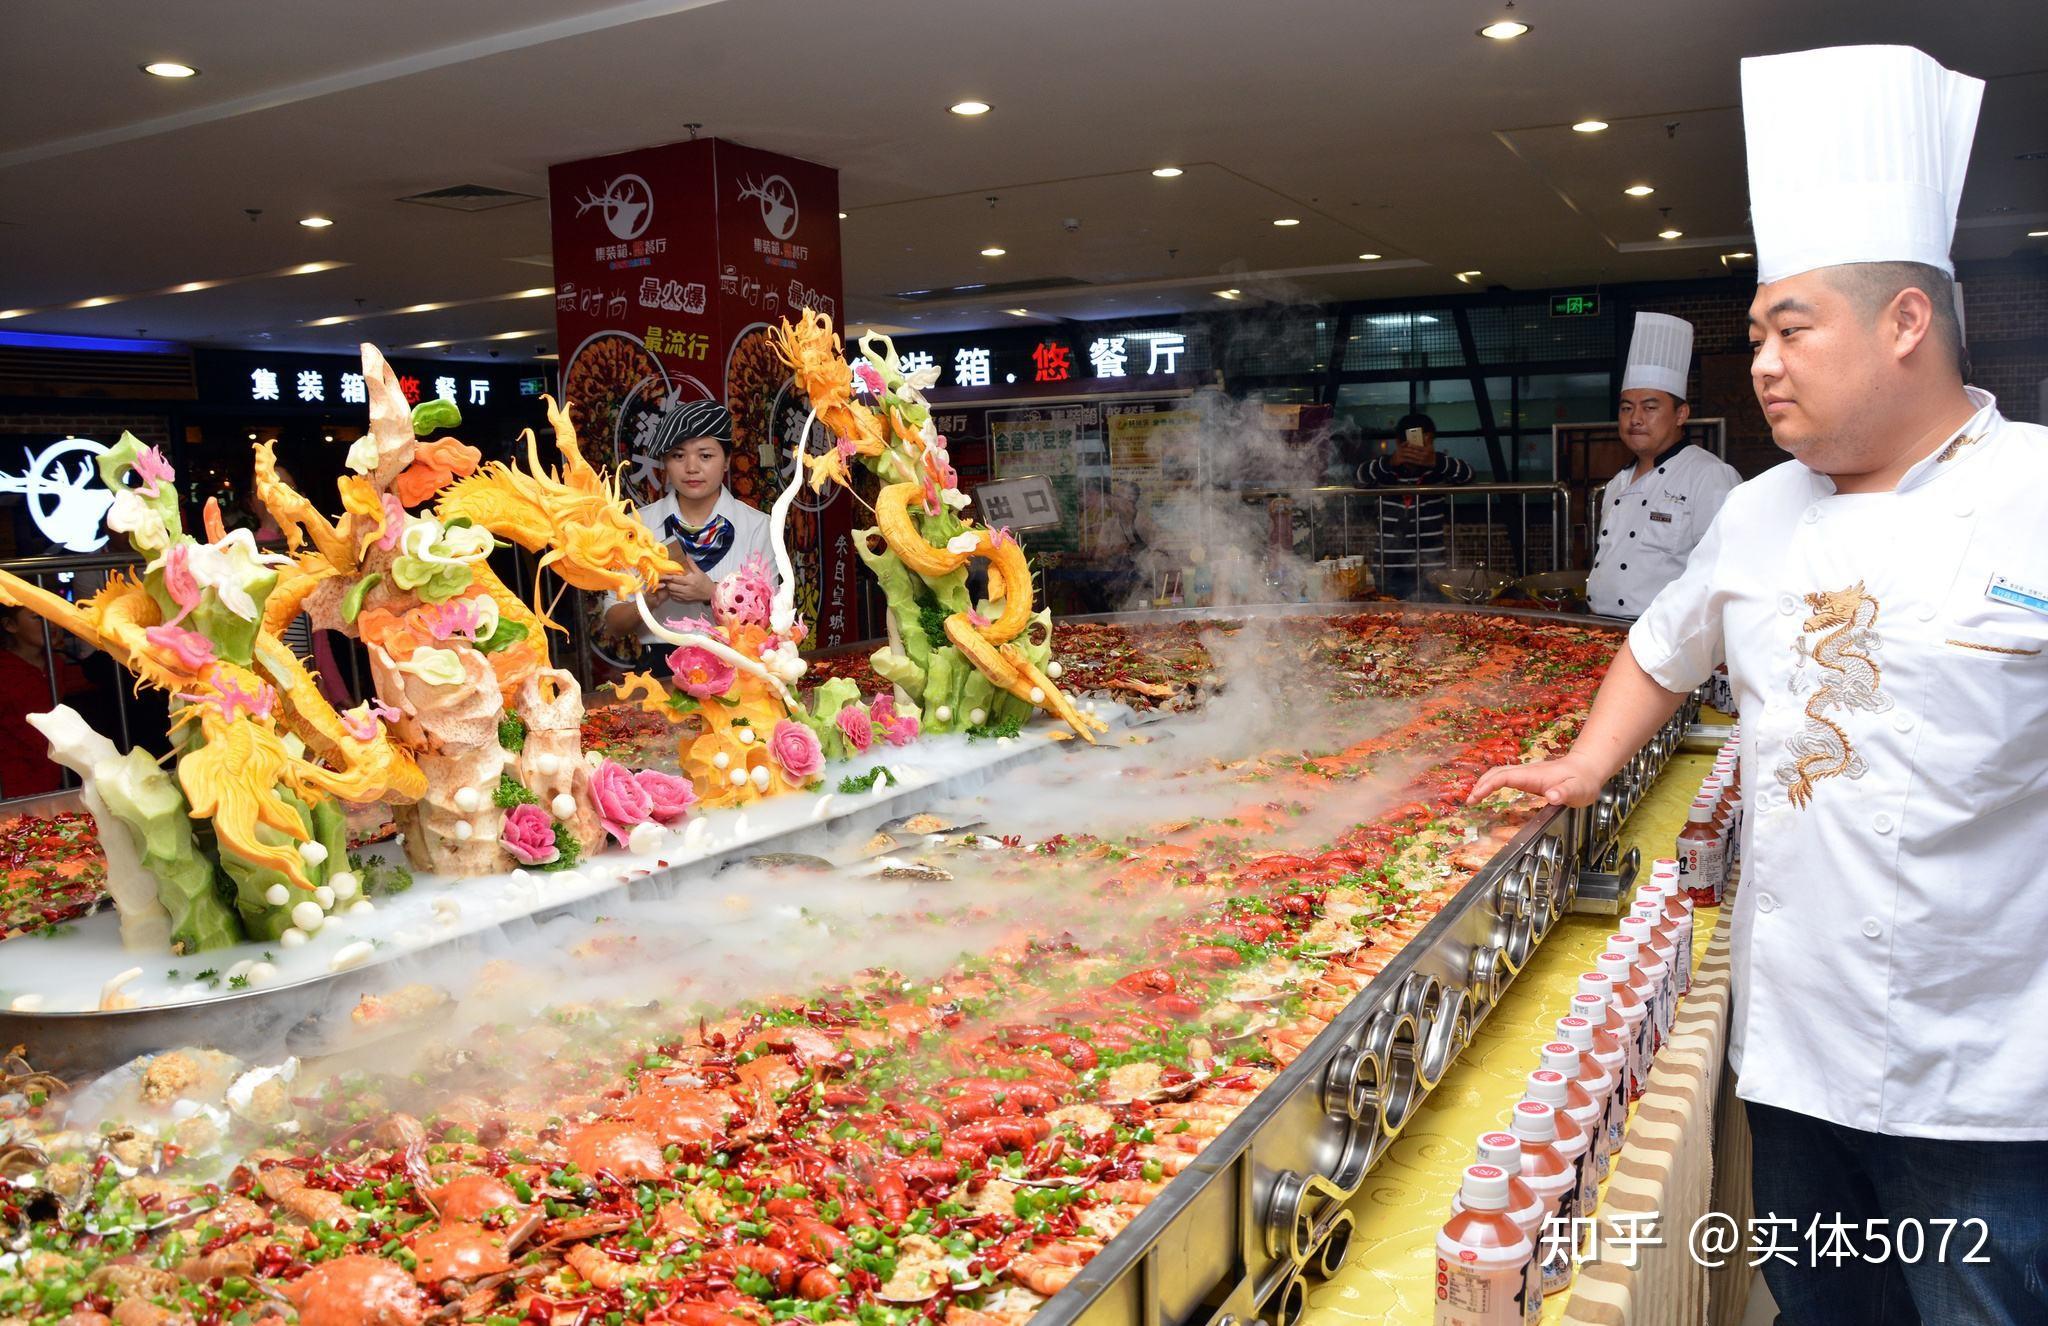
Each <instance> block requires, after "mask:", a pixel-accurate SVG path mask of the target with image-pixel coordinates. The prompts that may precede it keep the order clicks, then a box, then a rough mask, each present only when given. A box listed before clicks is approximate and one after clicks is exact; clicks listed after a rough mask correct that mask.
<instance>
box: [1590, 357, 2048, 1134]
mask: <svg viewBox="0 0 2048 1326" xmlns="http://www.w3.org/2000/svg"><path fill="white" fill-rule="evenodd" d="M1970 396H1971V399H1972V400H1973V402H1975V403H1976V405H1977V406H1978V410H1977V413H1976V415H1975V416H1974V417H1973V418H1972V419H1971V420H1970V421H1969V423H1968V424H1967V425H1965V426H1964V428H1963V429H1962V431H1961V432H1959V433H1957V434H1956V435H1955V436H1954V437H1953V438H1952V439H1951V440H1950V441H1949V443H1948V444H1947V445H1945V446H1944V447H1942V448H1941V449H1940V450H1939V451H1937V452H1936V453H1935V454H1934V455H1933V456H1930V457H1929V458H1928V459H1926V460H1925V461H1923V462H1921V463H1920V464H1918V465H1916V466H1914V467H1913V469H1912V470H1911V471H1909V472H1908V473H1907V474H1906V476H1905V478H1904V479H1903V480H1901V481H1900V483H1899V486H1898V489H1897V490H1896V491H1894V492H1888V493H1867V494H1850V495H1840V494H1837V493H1836V492H1835V489H1834V484H1833V483H1832V482H1831V481H1830V480H1829V479H1828V478H1827V477H1826V476H1824V475H1821V474H1817V473H1815V472H1813V471H1811V470H1809V469H1807V468H1806V467H1805V466H1803V465H1800V464H1798V463H1797V462H1792V463H1788V464H1784V465H1780V466H1778V467H1777V468H1776V469H1773V470H1771V471H1770V472H1768V473H1767V474H1764V475H1762V476H1761V477H1759V478H1757V479H1753V480H1751V481H1750V482H1748V483H1746V484H1744V485H1742V486H1741V487H1740V488H1738V489H1736V490H1735V492H1733V493H1732V494H1730V495H1729V497H1728V501H1727V504H1726V506H1725V507H1724V508H1723V510H1722V512H1721V515H1720V518H1719V519H1718V520H1716V521H1715V522H1714V525H1713V527H1712V528H1711V529H1710V530H1708V532H1707V536H1706V538H1705V539H1704V540H1703V541H1702V542H1701V544H1700V546H1699V548H1698V549H1697V550H1696V551H1695V552H1694V553H1693V556H1692V560H1691V562H1690V563H1689V564H1688V565H1687V567H1686V570H1685V574H1684V575H1682V576H1681V577H1679V579H1677V580H1676V581H1674V582H1672V584H1671V585H1670V586H1669V587H1667V588H1666V589H1665V591H1664V592H1663V593H1662V594H1661V595H1659V596H1658V598H1657V600H1656V602H1655V603H1653V604H1652V605H1651V607H1650V610H1649V611H1648V612H1647V613H1645V614H1644V615H1643V617H1642V619H1641V620H1640V621H1638V622H1637V623H1636V625H1635V627H1634V629H1633V630H1632V631H1631V632H1630V634H1629V643H1630V645H1631V646H1632V648H1633V650H1634V652H1635V657H1636V659H1637V661H1638V662H1640V663H1641V664H1642V666H1643V668H1644V669H1645V670H1646V671H1648V672H1649V674H1650V675H1651V676H1652V677H1654V678H1655V679H1656V680H1657V682H1658V684H1659V685H1662V686H1664V687H1666V688H1667V689H1669V690H1674V691H1686V690H1691V689H1692V688H1693V687H1694V686H1697V685H1698V684H1700V683H1701V682H1703V681H1705V680H1706V679H1707V676H1708V674H1709V672H1710V671H1711V670H1712V669H1713V667H1714V665H1715V663H1716V662H1717V661H1719V660H1720V659H1721V657H1722V655H1723V650H1724V648H1725V651H1726V657H1727V661H1728V670H1729V674H1730V677H1731V679H1732V680H1733V683H1734V686H1735V691H1736V695H1737V698H1738V700H1739V702H1740V707H1741V712H1742V766H1741V768H1742V783H1743V790H1744V794H1745V798H1746V801H1747V805H1748V806H1749V808H1750V812H1749V816H1748V823H1747V825H1746V827H1745V829H1744V833H1743V852H1744V862H1745V865H1744V868H1743V885H1742V888H1741V891H1740V893H1739V894H1738V896H1737V898H1736V903H1735V917H1734V925H1733V946H1734V955H1733V956H1734V1007H1733V1013H1732V1024H1731V1027H1730V1035H1729V1057H1730V1060H1731V1062H1732V1063H1733V1064H1734V1065H1735V1067H1736V1070H1737V1072H1738V1074H1739V1081H1738V1084H1737V1091H1738V1094H1740V1095H1741V1096H1742V1097H1743V1098H1744V1099H1747V1100H1754V1101H1758V1102H1760V1103H1763V1104H1767V1105H1776V1106H1779V1107H1781V1108H1784V1109H1788V1110H1796V1111H1798V1112H1800V1113H1802V1114H1807V1115H1811V1116H1816V1117H1819V1118H1822V1119H1828V1120H1832V1121H1833V1122H1835V1123H1838V1124H1843V1125H1846V1126H1848V1127H1852V1128H1858V1129H1862V1130H1865V1131H1868V1132H1880V1133H1891V1134H1897V1135H1902V1136H1911V1137H1941V1138H1972V1139H1979V1140H1993V1141H1997V1140H2028V1139H2043V1138H2048V652H2044V651H2048V429H2043V428H2040V427H2037V426H2035V425H2031V424H2016V423H2011V422H2009V421H2007V420H2006V419H2005V418H2004V417H2002V416H2001V415H2000V414H1999V413H1998V408H1997V404H1996V402H1994V401H1993V400H1992V398H1991V397H1990V395H1988V394H1987V393H1984V392H1981V391H1975V390H1972V391H1971V393H1970Z"/></svg>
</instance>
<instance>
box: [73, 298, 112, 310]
mask: <svg viewBox="0 0 2048 1326" xmlns="http://www.w3.org/2000/svg"><path fill="white" fill-rule="evenodd" d="M113 302H114V296H112V295H94V296H93V297H92V298H91V299H81V300H79V301H78V302H77V303H76V304H73V305H72V307H73V308H99V307H101V306H102V305H105V304H111V303H113Z"/></svg>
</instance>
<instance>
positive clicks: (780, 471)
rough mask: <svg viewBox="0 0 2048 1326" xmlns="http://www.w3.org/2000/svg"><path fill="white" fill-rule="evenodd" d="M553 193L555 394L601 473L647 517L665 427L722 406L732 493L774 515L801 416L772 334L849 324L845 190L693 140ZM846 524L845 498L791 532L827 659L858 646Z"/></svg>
mask: <svg viewBox="0 0 2048 1326" xmlns="http://www.w3.org/2000/svg"><path fill="white" fill-rule="evenodd" d="M548 183H549V192H550V202H549V208H550V219H551V223H552V226H553V234H554V256H555V321H556V327H557V335H558V338H559V344H560V350H561V361H562V382H563V392H564V395H565V396H567V397H568V399H569V401H570V403H571V409H572V417H573V418H574V419H575V421H576V425H577V430H578V433H579V436H581V437H582V438H583V440H584V441H585V442H586V444H587V445H589V446H590V449H591V452H592V458H593V459H594V460H599V461H602V462H604V463H607V464H611V465H615V466H618V467H619V469H620V472H621V473H622V474H623V475H624V483H623V489H624V493H625V495H626V496H627V497H628V499H629V500H631V501H633V502H634V503H635V504H638V505H644V504H646V503H648V502H651V501H654V500H655V499H656V498H658V497H660V496H661V494H662V493H663V492H664V491H665V488H664V480H663V477H662V474H661V470H660V466H659V465H658V464H657V463H656V462H655V461H654V459H653V457H652V454H651V449H650V444H651V442H652V440H653V438H654V436H655V434H656V430H657V427H658V425H659V422H660V419H661V416H662V415H663V414H664V413H665V412H666V411H667V410H669V409H672V408H673V407H674V406H675V405H676V404H678V403H681V402H687V401H696V400H717V401H719V402H721V403H723V404H724V405H725V407H726V408H727V409H728V410H729V411H731V413H732V417H733V440H734V444H735V445H734V447H733V452H732V456H731V460H730V463H729V466H728V469H727V474H726V486H727V487H728V488H729V489H731V491H732V493H733V495H734V496H735V497H737V498H739V499H740V500H741V501H743V502H746V503H748V504H749V505H751V506H754V507H757V508H759V509H760V510H762V511H766V510H768V509H769V508H770V506H771V505H772V504H773V503H774V501H775V498H776V496H777V495H778V494H779V493H780V492H781V490H782V486H783V484H784V482H785V481H786V480H787V477H788V474H789V471H790V467H791V464H792V456H791V452H792V449H793V447H794V443H795V438H796V435H797V434H798V433H799V432H800V431H801V429H802V428H803V422H804V419H805V417H806V415H807V414H808V411H809V403H808V402H807V401H805V400H803V398H802V397H801V395H800V394H799V393H798V392H796V390H795V388H794V387H793V385H792V384H791V382H790V375H789V373H788V371H787V369H785V368H784V367H783V365H782V364H781V362H780V361H779V360H778V359H777V358H776V356H775V353H774V350H773V348H772V346H771V345H770V343H769V339H768V338H769V332H770V330H771V329H772V328H773V327H774V326H775V325H776V324H777V323H779V322H780V321H781V320H782V319H783V318H785V317H788V318H795V317H796V316H798V314H799V313H800V312H801V311H802V310H804V309H806V308H813V309H816V310H818V311H819V312H821V313H824V314H826V315H827V316H829V317H831V318H832V320H833V322H834V324H835V325H837V324H838V322H839V320H840V313H841V301H842V299H843V293H842V289H841V278H840V254H839V220H838V216H839V213H838V207H839V177H838V172H837V171H834V170H832V169H830V168H828V167H824V166H820V165H816V164H815V163H812V162H807V161H799V160H796V159H795V158H792V157H785V156H780V155H777V154H775V153H772V152H764V151H761V150H759V149H756V148H750V147H744V146H741V145H740V144H737V143H728V142H723V141H720V140H716V139H701V140H696V141H692V142H685V143H669V144H666V145H663V146H660V147H651V148H643V149H640V150H637V151H632V152H622V153H618V154H616V155H613V156H608V157H597V158H593V159H591V160H588V161H578V162H571V163H568V164H564V165H558V166H555V167H553V168H552V169H551V170H550V171H549V173H548ZM821 444H822V439H821V438H819V437H815V436H814V438H813V439H812V445H813V446H814V447H815V446H817V445H821ZM853 523H854V511H853V504H852V503H851V501H850V500H848V499H846V498H845V497H844V496H841V495H837V494H835V495H834V498H833V500H831V501H830V502H826V503H822V504H814V503H812V502H810V501H809V500H808V499H807V498H806V499H800V500H799V502H798V504H797V506H796V508H795V509H794V510H793V512H792V514H791V517H790V524H789V542H790V551H791V558H792V561H793V562H794V563H795V565H796V568H797V606H798V609H799V611H800V612H802V614H803V615H804V618H805V620H806V621H807V622H808V623H809V625H810V627H811V631H812V636H811V638H812V640H813V641H815V642H816V643H817V644H819V645H821V646H830V645H835V644H843V643H847V642H849V641H852V640H855V639H858V638H860V636H861V634H862V625H863V623H862V622H861V621H860V616H861V614H860V612H859V599H858V597H857V594H856V592H855V582H856V571H857V568H858V565H859V563H858V559H857V558H856V557H855V556H854V555H853V551H852V540H851V537H850V534H851V530H852V527H853Z"/></svg>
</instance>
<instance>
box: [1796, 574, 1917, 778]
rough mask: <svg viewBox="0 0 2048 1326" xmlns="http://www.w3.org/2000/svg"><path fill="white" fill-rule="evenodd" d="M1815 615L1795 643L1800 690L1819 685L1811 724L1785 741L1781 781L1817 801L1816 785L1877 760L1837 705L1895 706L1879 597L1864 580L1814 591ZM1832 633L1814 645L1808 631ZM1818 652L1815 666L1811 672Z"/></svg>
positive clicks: (1879, 709)
mask: <svg viewBox="0 0 2048 1326" xmlns="http://www.w3.org/2000/svg"><path fill="white" fill-rule="evenodd" d="M1806 606H1807V609H1808V615H1807V618H1806V621H1805V622H1804V623H1802V624H1801V626H1800V630H1801V632H1802V634H1801V635H1800V637H1799V639H1798V640H1797V641H1796V642H1795V643H1794V644H1793V646H1792V648H1793V650H1794V651H1795V652H1797V653H1798V655H1799V666H1798V667H1797V668H1795V669H1794V670H1793V673H1792V693H1793V694H1795V695H1797V694H1799V693H1800V692H1801V691H1803V690H1806V689H1807V688H1808V687H1811V689H1812V694H1811V695H1810V696H1809V697H1808V698H1807V701H1806V725H1805V727H1803V728H1801V729H1800V730H1799V731H1798V732H1797V733H1796V734H1794V735H1793V736H1792V738H1791V739H1790V740H1789V741H1787V742H1786V743H1785V752H1786V756H1787V758H1786V759H1785V761H1784V762H1783V763H1781V764H1780V765H1779V766H1778V767H1777V769H1776V771H1775V772H1776V773H1777V777H1778V781H1779V782H1780V783H1782V784H1784V786H1785V794H1786V796H1787V797H1788V798H1789V799H1790V800H1791V802H1792V804H1793V805H1794V806H1798V807H1801V808H1804V807H1805V805H1806V804H1807V803H1808V802H1809V801H1811V800H1813V785H1814V783H1816V782H1817V781H1819V780H1820V779H1823V778H1861V777H1862V776H1863V774H1864V772H1865V771H1866V769H1867V768H1868V767H1869V766H1867V765H1866V764H1865V763H1864V762H1863V757H1862V756H1861V755H1859V754H1857V753H1856V747H1855V744H1854V743H1853V742H1851V741H1850V740H1849V734H1848V733H1847V732H1845V731H1844V730H1843V729H1842V726H1841V725H1840V724H1839V723H1837V722H1835V721H1834V720H1832V719H1830V718H1828V717H1827V713H1828V711H1829V710H1831V709H1840V710H1842V711H1844V712H1847V711H1850V710H1857V709H1860V710H1863V711H1865V712H1867V713H1874V714H1878V713H1883V712H1884V711H1885V710H1887V709H1889V708H1891V707H1892V701H1891V697H1890V696H1888V695H1886V694H1885V693H1884V691H1883V689H1882V688H1881V685H1880V682H1881V681H1882V677H1883V674H1882V672H1881V671H1880V670H1879V668H1878V666H1877V660H1876V659H1875V658H1873V657H1872V655H1873V654H1875V653H1876V652H1877V650H1878V649H1880V648H1882V647H1883V645H1884V641H1883V639H1882V638H1881V637H1879V635H1878V633H1877V630H1876V626H1877V613H1878V606H1879V605H1878V601H1877V600H1876V599H1875V598H1872V597H1871V596H1870V595H1869V594H1868V593H1866V592H1865V591H1864V588H1863V582H1862V581H1860V580H1859V581H1857V582H1856V584H1855V585H1853V586H1851V587H1850V588H1848V589H1837V590H1830V591H1824V592H1821V593H1815V594H1808V595H1807V596H1806ZM1811 631H1822V632H1825V634H1823V635H1822V636H1821V637H1820V639H1818V640H1816V641H1815V642H1814V643H1813V645H1812V647H1811V648H1810V649H1809V648H1808V646H1807V643H1806V635H1805V634H1804V633H1805V632H1811ZM1809 659H1811V660H1812V662H1813V665H1814V668H1815V670H1816V671H1815V673H1814V674H1813V675H1812V676H1810V677H1809V675H1808V674H1807V673H1806V672H1805V671H1804V669H1805V665H1806V662H1807V660H1809Z"/></svg>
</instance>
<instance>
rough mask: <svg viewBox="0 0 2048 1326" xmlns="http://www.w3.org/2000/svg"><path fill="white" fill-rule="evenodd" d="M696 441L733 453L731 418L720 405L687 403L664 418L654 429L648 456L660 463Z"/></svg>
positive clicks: (714, 402) (708, 402)
mask: <svg viewBox="0 0 2048 1326" xmlns="http://www.w3.org/2000/svg"><path fill="white" fill-rule="evenodd" d="M693 437H708V438H714V439H716V440H717V442H718V444H719V445H720V446H722V447H724V448H725V449H726V450H728V451H730V450H731V449H732V415H731V414H730V413H728V412H727V411H726V408H725V407H724V406H723V405H720V404H719V403H718V402H717V401H684V402H682V403H681V404H679V405H677V406H676V407H675V408H674V409H672V410H670V411H669V412H668V413H667V414H664V415H662V416H661V421H660V422H659V423H657V424H656V425H655V426H654V445H653V447H652V448H650V449H649V454H650V455H652V456H653V458H654V459H655V460H660V459H661V458H662V457H664V456H666V455H668V453H669V452H671V451H674V450H675V449H676V448H677V447H679V446H681V445H682V444H683V443H685V442H688V441H689V440H690V439H691V438H693Z"/></svg>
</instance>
